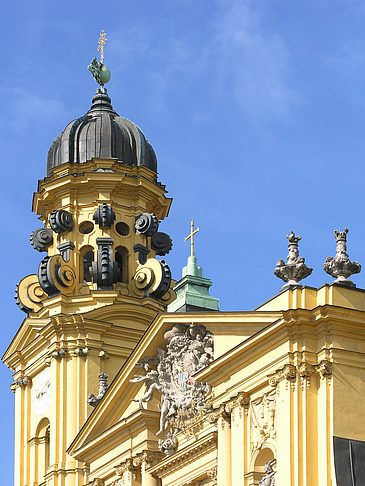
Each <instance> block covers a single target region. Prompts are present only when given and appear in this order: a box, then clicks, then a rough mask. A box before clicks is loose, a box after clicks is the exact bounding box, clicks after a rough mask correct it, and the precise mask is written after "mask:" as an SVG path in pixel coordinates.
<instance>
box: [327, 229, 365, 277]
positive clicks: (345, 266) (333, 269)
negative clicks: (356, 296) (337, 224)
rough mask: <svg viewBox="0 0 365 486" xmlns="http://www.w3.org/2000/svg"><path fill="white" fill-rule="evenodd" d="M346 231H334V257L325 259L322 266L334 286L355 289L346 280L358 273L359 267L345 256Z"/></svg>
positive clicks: (358, 264)
mask: <svg viewBox="0 0 365 486" xmlns="http://www.w3.org/2000/svg"><path fill="white" fill-rule="evenodd" d="M348 231H349V230H348V229H347V228H345V229H344V230H343V231H338V230H335V234H334V237H335V238H336V242H337V244H336V256H335V258H333V257H330V256H329V257H327V258H326V261H325V263H324V264H323V270H324V271H325V272H326V273H328V274H329V275H331V276H332V277H334V278H335V279H336V280H335V281H334V283H335V284H340V285H346V286H347V287H356V285H355V284H354V283H353V282H352V281H351V280H349V279H348V277H350V276H351V275H354V274H355V273H360V271H361V265H360V263H358V262H351V261H350V259H349V256H348V254H347V246H346V241H347V233H348Z"/></svg>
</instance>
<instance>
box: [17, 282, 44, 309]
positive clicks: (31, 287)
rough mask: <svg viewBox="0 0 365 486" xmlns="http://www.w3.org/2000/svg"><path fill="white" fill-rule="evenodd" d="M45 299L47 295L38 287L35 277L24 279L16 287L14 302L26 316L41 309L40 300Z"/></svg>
mask: <svg viewBox="0 0 365 486" xmlns="http://www.w3.org/2000/svg"><path fill="white" fill-rule="evenodd" d="M46 297H47V294H46V293H45V292H44V290H43V289H42V287H41V286H40V284H39V280H38V277H37V275H28V276H26V277H24V278H23V279H22V280H21V281H20V282H19V284H18V285H17V287H16V291H15V302H16V304H17V305H18V306H19V308H20V309H21V310H22V311H23V312H26V313H27V314H29V312H38V311H39V310H40V309H41V308H42V304H41V302H42V300H44V299H45V298H46Z"/></svg>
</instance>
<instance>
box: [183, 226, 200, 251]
mask: <svg viewBox="0 0 365 486" xmlns="http://www.w3.org/2000/svg"><path fill="white" fill-rule="evenodd" d="M198 231H200V226H198V227H197V229H196V230H194V220H193V219H192V220H191V223H190V234H189V235H188V236H187V237H186V238H185V242H187V241H188V239H190V256H194V235H195V233H197V232H198Z"/></svg>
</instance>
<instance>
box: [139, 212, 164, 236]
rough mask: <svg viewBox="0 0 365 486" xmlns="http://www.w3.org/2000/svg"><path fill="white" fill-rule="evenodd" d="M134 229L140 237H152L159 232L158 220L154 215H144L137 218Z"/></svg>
mask: <svg viewBox="0 0 365 486" xmlns="http://www.w3.org/2000/svg"><path fill="white" fill-rule="evenodd" d="M134 227H135V230H136V233H137V234H138V235H145V236H151V235H153V233H155V232H156V231H157V230H158V220H157V218H156V216H155V215H154V214H152V213H142V214H140V215H139V216H138V217H137V218H136V222H135V224H134Z"/></svg>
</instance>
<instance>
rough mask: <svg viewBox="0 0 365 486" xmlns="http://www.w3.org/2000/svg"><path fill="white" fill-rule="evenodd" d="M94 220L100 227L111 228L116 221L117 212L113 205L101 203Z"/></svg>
mask: <svg viewBox="0 0 365 486" xmlns="http://www.w3.org/2000/svg"><path fill="white" fill-rule="evenodd" d="M93 220H94V221H95V223H96V224H98V225H99V226H100V228H110V226H111V225H112V224H113V223H114V221H115V213H114V211H113V210H112V208H111V206H109V205H108V204H106V203H103V204H100V206H99V207H98V209H97V210H96V211H95V213H94V216H93Z"/></svg>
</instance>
